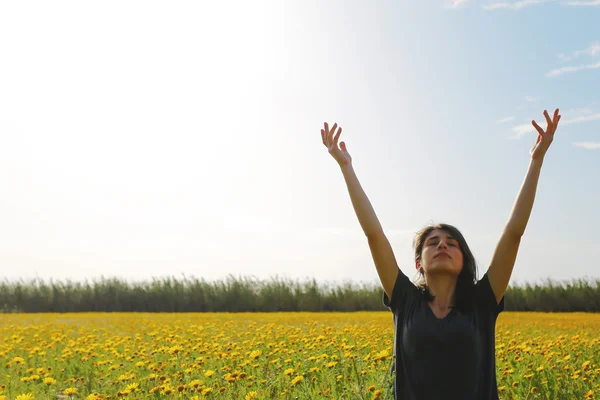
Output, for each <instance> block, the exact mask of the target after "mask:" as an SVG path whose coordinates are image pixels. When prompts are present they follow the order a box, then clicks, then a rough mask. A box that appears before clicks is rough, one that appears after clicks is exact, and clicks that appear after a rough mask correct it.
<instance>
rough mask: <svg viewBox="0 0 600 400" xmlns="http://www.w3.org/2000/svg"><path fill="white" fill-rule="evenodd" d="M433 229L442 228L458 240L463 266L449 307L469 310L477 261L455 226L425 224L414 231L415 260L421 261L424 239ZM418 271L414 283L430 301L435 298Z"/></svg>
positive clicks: (423, 276) (422, 274) (471, 302)
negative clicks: (451, 304) (452, 303)
mask: <svg viewBox="0 0 600 400" xmlns="http://www.w3.org/2000/svg"><path fill="white" fill-rule="evenodd" d="M435 229H440V230H443V231H444V232H446V233H449V234H450V235H452V237H454V238H455V239H456V240H457V241H458V244H459V247H460V250H461V252H462V254H463V268H462V270H461V271H460V274H459V275H458V278H457V280H456V290H455V292H454V300H455V301H454V306H453V307H451V308H458V309H459V310H461V311H468V310H471V306H472V304H473V296H474V294H475V283H476V282H477V263H476V261H475V257H474V256H473V253H471V249H469V245H467V241H466V240H465V238H464V236H463V235H462V233H460V231H459V230H458V229H457V228H456V227H454V226H452V225H449V224H443V223H438V224H431V225H427V226H425V227H424V228H422V229H421V230H419V231H418V232H416V236H415V238H414V240H413V248H414V250H415V262H417V261H421V255H422V252H423V244H424V243H425V239H427V236H429V234H430V233H431V232H432V231H433V230H435ZM419 273H420V275H421V277H420V278H419V281H418V282H416V285H417V287H418V288H419V290H420V291H421V293H422V294H423V296H424V297H425V299H426V300H427V301H431V300H433V299H434V298H435V296H434V295H432V294H431V292H430V291H429V287H428V286H427V282H426V281H425V274H424V272H423V270H421V271H420V272H419Z"/></svg>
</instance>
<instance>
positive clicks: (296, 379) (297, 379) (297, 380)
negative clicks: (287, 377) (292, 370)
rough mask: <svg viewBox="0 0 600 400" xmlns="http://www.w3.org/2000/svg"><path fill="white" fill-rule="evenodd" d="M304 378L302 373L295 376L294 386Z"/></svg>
mask: <svg viewBox="0 0 600 400" xmlns="http://www.w3.org/2000/svg"><path fill="white" fill-rule="evenodd" d="M303 380H304V377H303V376H302V375H298V376H297V377H295V378H294V379H292V386H295V385H297V384H299V383H300V382H302V381H303Z"/></svg>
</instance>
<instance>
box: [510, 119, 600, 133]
mask: <svg viewBox="0 0 600 400" xmlns="http://www.w3.org/2000/svg"><path fill="white" fill-rule="evenodd" d="M561 115H563V116H564V115H565V113H561ZM595 120H600V113H589V114H587V115H578V116H575V117H571V118H570V119H566V118H563V117H561V119H560V123H559V129H560V127H561V126H563V125H571V124H578V123H581V122H588V121H595ZM543 121H544V122H543V124H541V123H540V121H537V120H536V122H537V123H538V125H539V126H540V127H542V129H545V127H546V124H545V119H544V120H543ZM512 131H513V132H514V136H512V137H511V139H519V138H521V137H522V136H523V135H526V134H528V133H530V132H537V131H536V130H535V128H534V127H533V125H532V124H531V122H529V123H527V124H521V125H516V126H513V127H512Z"/></svg>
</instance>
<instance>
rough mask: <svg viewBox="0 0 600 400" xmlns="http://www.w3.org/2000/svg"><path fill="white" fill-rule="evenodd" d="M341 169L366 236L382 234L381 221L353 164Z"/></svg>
mask: <svg viewBox="0 0 600 400" xmlns="http://www.w3.org/2000/svg"><path fill="white" fill-rule="evenodd" d="M341 169H342V173H343V175H344V179H345V180H346V185H347V186H348V192H349V193H350V200H352V206H353V207H354V211H355V212H356V216H357V217H358V222H359V223H360V226H361V227H362V230H363V232H364V233H365V235H366V236H370V235H372V234H375V233H378V232H382V227H381V224H380V223H379V219H378V218H377V215H376V214H375V210H373V206H372V205H371V202H370V201H369V198H368V197H367V195H366V193H365V191H364V190H363V188H362V186H361V185H360V182H359V181H358V178H357V177H356V173H355V172H354V168H353V167H352V163H349V164H347V165H344V166H343V167H342V168H341Z"/></svg>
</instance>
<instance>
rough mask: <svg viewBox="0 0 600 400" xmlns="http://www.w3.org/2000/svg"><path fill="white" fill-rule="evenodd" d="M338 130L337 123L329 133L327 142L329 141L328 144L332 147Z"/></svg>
mask: <svg viewBox="0 0 600 400" xmlns="http://www.w3.org/2000/svg"><path fill="white" fill-rule="evenodd" d="M336 128H337V122H336V123H335V124H333V126H332V127H331V130H330V131H329V133H328V135H327V140H328V142H327V143H329V145H330V146H331V144H332V143H333V134H334V133H335V129H336Z"/></svg>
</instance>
